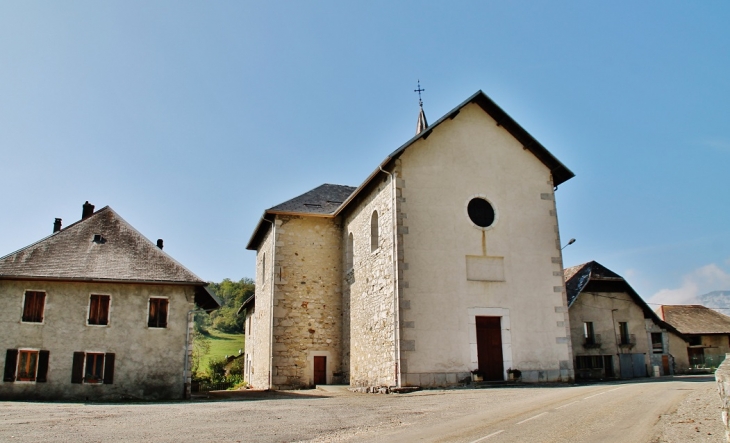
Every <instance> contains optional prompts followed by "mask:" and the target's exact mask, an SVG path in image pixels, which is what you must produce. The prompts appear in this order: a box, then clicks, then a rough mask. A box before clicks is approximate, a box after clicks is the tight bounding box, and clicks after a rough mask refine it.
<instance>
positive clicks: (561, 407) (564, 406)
mask: <svg viewBox="0 0 730 443" xmlns="http://www.w3.org/2000/svg"><path fill="white" fill-rule="evenodd" d="M576 403H578V400H576V401H574V402H573V403H568V404H567V405H563V406H558V407H557V408H555V409H563V408H566V407H568V406H570V405H574V404H576Z"/></svg>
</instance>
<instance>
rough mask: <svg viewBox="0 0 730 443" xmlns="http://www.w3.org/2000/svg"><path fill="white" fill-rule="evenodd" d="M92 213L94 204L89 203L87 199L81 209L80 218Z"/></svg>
mask: <svg viewBox="0 0 730 443" xmlns="http://www.w3.org/2000/svg"><path fill="white" fill-rule="evenodd" d="M93 213H94V205H92V204H89V201H88V200H87V201H86V203H84V209H83V211H81V220H84V219H87V218H89V217H91V214H93Z"/></svg>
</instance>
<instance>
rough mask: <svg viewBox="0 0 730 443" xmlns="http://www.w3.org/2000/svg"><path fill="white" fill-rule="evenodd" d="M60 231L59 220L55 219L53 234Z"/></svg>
mask: <svg viewBox="0 0 730 443" xmlns="http://www.w3.org/2000/svg"><path fill="white" fill-rule="evenodd" d="M60 230H61V219H60V218H57V219H56V220H55V221H54V222H53V232H54V233H56V232H58V231H60Z"/></svg>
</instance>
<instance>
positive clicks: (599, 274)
mask: <svg viewBox="0 0 730 443" xmlns="http://www.w3.org/2000/svg"><path fill="white" fill-rule="evenodd" d="M563 276H564V278H565V290H566V292H567V296H568V306H571V305H572V304H573V302H574V301H575V299H576V298H578V294H580V293H581V291H582V290H583V288H585V287H586V285H587V284H588V282H589V281H590V280H591V278H593V279H603V280H606V279H611V280H624V279H623V277H621V276H620V275H618V274H616V273H615V272H613V271H612V270H610V269H608V268H606V267H604V266H603V265H601V264H600V263H598V262H595V261H590V262H588V263H583V264H581V265H577V266H572V267H570V268H565V270H564V271H563ZM624 281H625V280H624Z"/></svg>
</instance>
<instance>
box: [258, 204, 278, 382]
mask: <svg viewBox="0 0 730 443" xmlns="http://www.w3.org/2000/svg"><path fill="white" fill-rule="evenodd" d="M261 219H262V220H264V221H267V222H269V223H271V305H270V306H269V331H271V341H270V342H269V387H268V389H269V390H271V385H272V383H271V382H272V375H273V374H272V373H273V372H274V295H275V291H274V289H275V287H276V286H275V285H274V275H276V274H275V272H274V269H275V263H276V261H275V255H276V221H275V220H276V216H274V221H271V220H266V219H265V218H263V217H262V218H261ZM264 278H266V276H264Z"/></svg>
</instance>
